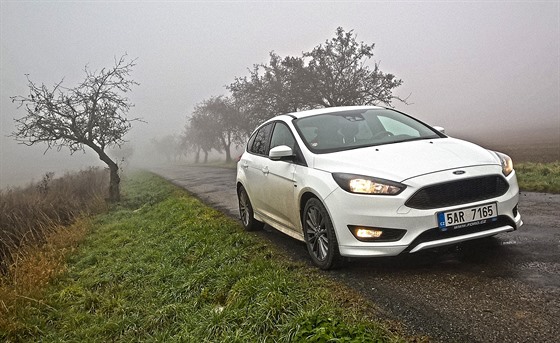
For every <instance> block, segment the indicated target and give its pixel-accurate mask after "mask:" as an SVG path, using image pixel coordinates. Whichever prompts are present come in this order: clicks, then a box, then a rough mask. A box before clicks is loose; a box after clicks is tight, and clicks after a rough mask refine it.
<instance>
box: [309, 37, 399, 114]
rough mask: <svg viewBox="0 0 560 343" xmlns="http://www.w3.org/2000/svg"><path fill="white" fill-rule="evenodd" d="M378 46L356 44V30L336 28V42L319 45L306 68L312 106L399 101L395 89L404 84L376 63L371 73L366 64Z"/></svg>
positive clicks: (333, 39)
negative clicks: (394, 92) (384, 71)
mask: <svg viewBox="0 0 560 343" xmlns="http://www.w3.org/2000/svg"><path fill="white" fill-rule="evenodd" d="M374 47H375V44H370V45H368V44H365V43H364V42H359V43H358V42H357V41H356V35H355V34H354V31H353V30H350V31H348V32H345V31H344V29H343V28H342V27H339V28H337V30H336V35H335V37H334V38H331V39H330V40H327V41H326V42H325V44H324V45H323V44H319V45H318V46H316V47H315V48H314V49H313V50H312V51H311V52H308V53H304V54H303V56H304V58H308V59H309V64H308V66H307V72H308V78H309V82H310V88H311V92H310V93H311V94H312V96H313V98H311V99H309V101H310V105H312V106H317V105H318V106H320V107H333V106H347V105H356V104H360V105H376V104H378V103H384V104H387V105H390V104H391V102H392V100H394V99H396V100H399V101H402V102H404V103H406V99H402V98H399V97H397V96H395V95H393V89H394V88H397V87H399V86H400V85H402V83H403V81H402V80H400V79H397V78H396V77H395V75H393V74H385V73H383V72H382V71H381V70H379V64H378V63H375V64H374V67H373V69H370V68H369V66H368V65H367V62H368V61H369V60H370V59H371V58H372V57H373V48H374Z"/></svg>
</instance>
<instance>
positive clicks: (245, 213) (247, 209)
mask: <svg viewBox="0 0 560 343" xmlns="http://www.w3.org/2000/svg"><path fill="white" fill-rule="evenodd" d="M237 200H238V201H239V217H240V218H241V223H242V224H243V227H244V228H245V230H247V231H255V230H260V229H262V227H263V226H264V224H263V223H262V222H260V221H258V220H256V219H255V217H254V212H253V206H252V205H251V201H250V200H249V195H247V191H246V190H245V188H243V186H241V187H239V190H238V191H237Z"/></svg>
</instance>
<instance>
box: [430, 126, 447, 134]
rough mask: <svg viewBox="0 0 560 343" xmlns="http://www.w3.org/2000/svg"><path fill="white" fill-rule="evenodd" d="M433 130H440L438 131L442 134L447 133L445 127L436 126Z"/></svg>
mask: <svg viewBox="0 0 560 343" xmlns="http://www.w3.org/2000/svg"><path fill="white" fill-rule="evenodd" d="M433 128H434V129H436V130H438V131H439V132H441V133H445V129H444V128H443V127H441V126H434V127H433Z"/></svg>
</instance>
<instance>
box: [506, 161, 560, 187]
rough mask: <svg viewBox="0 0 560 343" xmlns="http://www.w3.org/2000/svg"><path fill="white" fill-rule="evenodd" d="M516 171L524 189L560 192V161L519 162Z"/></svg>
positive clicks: (520, 184) (520, 185)
mask: <svg viewBox="0 0 560 343" xmlns="http://www.w3.org/2000/svg"><path fill="white" fill-rule="evenodd" d="M515 171H516V173H517V180H518V181H519V187H520V188H521V190H523V191H531V192H547V193H560V162H552V163H533V162H525V163H519V164H516V165H515Z"/></svg>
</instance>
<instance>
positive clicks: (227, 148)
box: [224, 143, 231, 163]
mask: <svg viewBox="0 0 560 343" xmlns="http://www.w3.org/2000/svg"><path fill="white" fill-rule="evenodd" d="M230 146H231V143H230V144H228V145H226V146H225V147H224V149H225V151H226V163H229V162H231V152H230V150H229V149H230Z"/></svg>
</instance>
